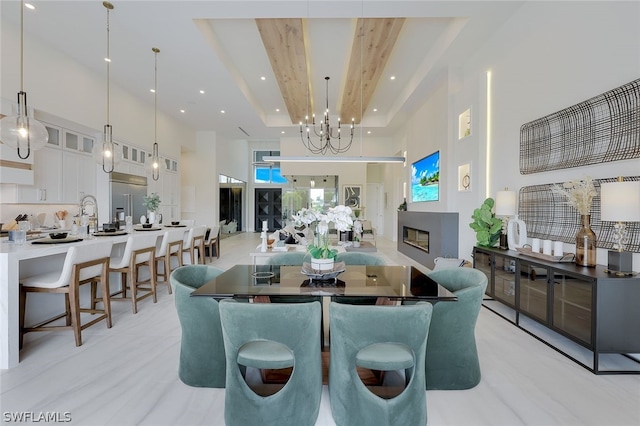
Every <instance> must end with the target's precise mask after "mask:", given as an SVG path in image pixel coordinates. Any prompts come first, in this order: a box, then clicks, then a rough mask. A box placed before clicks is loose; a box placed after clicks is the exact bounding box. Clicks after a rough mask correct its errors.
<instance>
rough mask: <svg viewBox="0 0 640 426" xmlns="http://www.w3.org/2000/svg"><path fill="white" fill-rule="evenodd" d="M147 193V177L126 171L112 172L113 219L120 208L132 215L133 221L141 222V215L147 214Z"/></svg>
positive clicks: (111, 218) (126, 213) (135, 222)
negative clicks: (145, 201) (145, 199)
mask: <svg viewBox="0 0 640 426" xmlns="http://www.w3.org/2000/svg"><path fill="white" fill-rule="evenodd" d="M145 195H147V178H146V177H142V176H136V175H130V174H126V173H118V172H113V173H111V210H110V213H109V214H110V215H111V217H110V218H109V219H110V220H109V221H111V220H113V219H114V218H115V216H116V212H117V211H118V209H122V210H123V211H124V215H125V216H131V217H132V219H133V223H134V224H137V223H140V216H142V215H145V216H146V214H147V208H146V207H145V206H144V204H143V202H144V197H145Z"/></svg>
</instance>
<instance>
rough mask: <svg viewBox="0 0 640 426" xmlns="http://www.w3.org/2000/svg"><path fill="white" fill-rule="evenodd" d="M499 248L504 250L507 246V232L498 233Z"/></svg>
mask: <svg viewBox="0 0 640 426" xmlns="http://www.w3.org/2000/svg"><path fill="white" fill-rule="evenodd" d="M499 248H501V249H503V250H506V249H508V248H509V243H508V242H507V234H500V245H499Z"/></svg>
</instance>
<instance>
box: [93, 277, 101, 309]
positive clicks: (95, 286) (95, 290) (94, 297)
mask: <svg viewBox="0 0 640 426" xmlns="http://www.w3.org/2000/svg"><path fill="white" fill-rule="evenodd" d="M102 291H104V289H102ZM97 299H98V285H97V283H96V282H95V281H91V309H95V308H96V303H97Z"/></svg>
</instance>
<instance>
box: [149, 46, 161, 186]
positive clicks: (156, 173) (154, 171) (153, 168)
mask: <svg viewBox="0 0 640 426" xmlns="http://www.w3.org/2000/svg"><path fill="white" fill-rule="evenodd" d="M151 51H152V52H153V53H154V55H155V68H154V84H153V94H154V97H153V102H154V103H153V108H154V109H153V152H152V153H151V161H149V169H150V170H149V171H150V172H151V178H152V179H153V180H158V179H159V178H160V154H159V153H158V53H160V49H158V48H157V47H153V48H151Z"/></svg>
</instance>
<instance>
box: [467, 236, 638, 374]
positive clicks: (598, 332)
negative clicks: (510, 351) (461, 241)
mask: <svg viewBox="0 0 640 426" xmlns="http://www.w3.org/2000/svg"><path fill="white" fill-rule="evenodd" d="M473 266H474V268H476V269H479V270H481V271H482V272H484V273H485V274H486V275H487V278H488V279H489V283H488V285H487V291H486V295H485V299H486V300H485V301H484V302H483V304H484V305H485V306H486V307H489V309H491V307H490V306H489V304H490V303H489V302H491V303H495V301H497V302H500V303H499V306H500V307H501V308H506V309H504V310H502V311H503V312H508V314H507V315H501V316H503V317H504V318H505V319H507V320H509V321H511V322H512V323H514V324H515V325H516V326H518V327H520V328H523V329H524V330H525V331H527V332H528V333H529V334H532V335H533V336H534V337H536V338H538V339H540V340H541V341H543V342H545V343H546V344H547V345H549V346H551V347H553V348H554V349H556V350H558V351H559V352H561V353H563V354H564V355H566V356H568V357H569V358H571V359H572V360H573V361H575V362H577V363H578V364H580V365H582V366H583V367H585V368H587V369H588V370H590V371H592V372H593V373H595V374H640V363H638V362H630V363H629V364H630V365H632V366H633V367H634V368H630V369H628V370H627V369H624V370H601V369H600V368H599V357H600V355H601V354H621V355H622V356H625V357H627V358H629V359H631V360H632V361H636V358H635V357H628V355H627V354H640V308H639V303H640V276H639V275H635V276H631V277H617V276H615V275H612V274H609V273H607V272H606V271H605V269H606V267H605V266H602V265H598V266H596V267H595V268H587V267H581V266H578V265H576V264H575V263H573V262H571V263H560V262H551V261H546V260H540V259H538V258H533V257H529V256H526V255H523V254H521V253H519V252H517V251H511V250H502V249H497V248H486V247H475V248H474V249H473ZM494 312H496V313H500V312H497V311H494ZM522 316H525V317H526V318H522ZM523 319H526V320H529V319H530V320H533V321H535V322H536V323H539V324H542V325H543V326H545V327H546V328H548V329H550V330H552V331H553V332H555V333H558V334H560V335H562V336H564V337H566V338H568V339H570V340H571V341H573V342H575V343H578V344H579V345H581V346H583V347H585V348H587V349H588V350H590V351H592V352H593V362H592V364H591V365H589V364H588V363H584V362H582V361H580V360H579V359H577V358H574V357H572V356H571V355H570V354H569V353H567V352H565V351H563V350H562V348H561V347H559V346H556V345H555V344H554V342H553V341H555V339H549V338H546V337H540V336H539V335H537V334H536V333H535V330H534V331H533V332H532V331H531V328H530V327H527V328H525V327H523V326H522V323H523ZM530 322H531V321H529V323H530ZM534 328H535V327H534ZM538 334H540V333H538ZM636 366H637V369H636V368H635V367H636Z"/></svg>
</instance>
